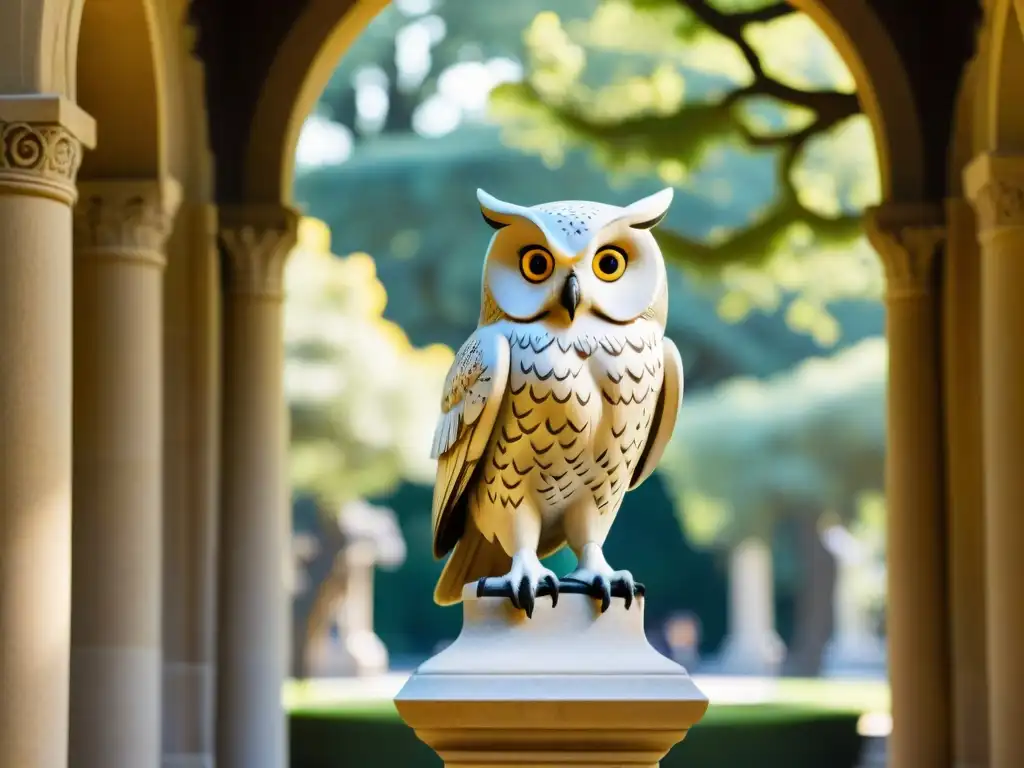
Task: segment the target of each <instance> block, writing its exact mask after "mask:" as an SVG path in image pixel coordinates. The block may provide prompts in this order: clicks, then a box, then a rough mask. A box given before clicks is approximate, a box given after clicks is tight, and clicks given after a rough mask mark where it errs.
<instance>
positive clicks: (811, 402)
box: [659, 338, 888, 546]
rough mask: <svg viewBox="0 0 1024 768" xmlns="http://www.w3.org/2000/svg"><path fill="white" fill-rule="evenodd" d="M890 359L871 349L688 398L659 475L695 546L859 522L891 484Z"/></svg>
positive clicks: (871, 345)
mask: <svg viewBox="0 0 1024 768" xmlns="http://www.w3.org/2000/svg"><path fill="white" fill-rule="evenodd" d="M887 359H888V351H887V348H886V344H885V340H884V339H882V338H873V339H867V340H865V341H862V342H860V343H859V344H857V345H855V346H853V347H850V348H848V349H846V350H844V351H843V352H840V353H838V354H836V355H834V356H832V357H830V358H812V359H810V360H807V361H806V362H804V363H802V364H800V365H799V366H797V367H796V368H795V369H794V370H792V371H789V372H786V373H783V374H780V375H777V376H774V377H772V378H771V379H769V380H767V381H756V380H753V379H736V380H733V381H730V382H727V383H726V384H723V385H721V386H720V387H718V388H717V389H715V390H713V391H712V392H710V393H708V394H701V395H698V396H696V397H692V398H688V399H687V401H686V402H685V403H684V405H683V408H682V410H681V411H680V414H679V421H678V423H677V425H676V430H675V433H674V434H673V439H672V442H671V443H670V444H669V446H668V448H667V449H666V451H665V456H664V457H663V458H662V461H661V463H660V464H659V471H660V472H661V473H662V475H663V478H664V480H665V481H666V483H667V485H668V487H669V489H670V493H671V494H672V495H673V496H674V497H675V500H676V504H675V508H676V511H677V513H678V514H679V515H680V517H681V522H682V523H683V526H684V528H685V529H686V530H687V532H688V534H689V536H690V537H691V538H692V539H693V540H695V541H699V542H703V543H705V544H710V543H717V544H723V545H726V546H728V545H731V544H733V543H736V542H738V541H741V540H742V539H744V538H747V537H748V536H751V535H769V534H770V533H771V528H772V526H773V525H774V523H775V522H776V521H777V520H778V519H779V517H780V515H784V514H789V513H791V512H792V511H793V510H804V511H806V512H809V513H810V514H814V515H821V514H823V513H826V512H832V513H834V514H835V515H837V516H838V517H839V518H840V519H841V520H844V522H846V521H850V520H852V519H854V518H856V517H857V516H858V513H859V512H860V511H861V510H859V509H858V507H857V500H858V499H860V498H861V497H862V496H864V495H865V494H869V493H872V492H878V491H880V490H881V488H882V483H883V467H884V457H885V414H884V412H883V409H882V408H880V407H879V406H880V404H881V403H882V402H883V399H884V394H885V380H886V365H887Z"/></svg>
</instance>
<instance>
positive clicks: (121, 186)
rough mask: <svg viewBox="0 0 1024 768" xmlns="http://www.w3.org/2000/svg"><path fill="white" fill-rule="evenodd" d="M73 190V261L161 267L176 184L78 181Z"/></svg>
mask: <svg viewBox="0 0 1024 768" xmlns="http://www.w3.org/2000/svg"><path fill="white" fill-rule="evenodd" d="M78 189H79V196H78V202H77V203H76V205H75V215H74V237H75V240H74V247H75V255H76V258H83V257H84V258H89V259H93V260H107V261H134V262H140V263H143V264H148V265H150V266H154V267H157V268H162V267H163V266H164V265H165V263H166V255H165V251H164V245H165V243H166V241H167V238H168V236H169V235H170V234H171V230H172V228H173V224H174V217H175V214H176V213H177V211H178V206H179V204H180V202H181V186H180V185H179V184H178V182H177V181H175V180H174V179H171V178H165V179H162V180H152V181H136V180H118V179H111V180H102V181H84V182H82V183H81V184H79V187H78Z"/></svg>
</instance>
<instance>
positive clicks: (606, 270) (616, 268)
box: [594, 245, 629, 283]
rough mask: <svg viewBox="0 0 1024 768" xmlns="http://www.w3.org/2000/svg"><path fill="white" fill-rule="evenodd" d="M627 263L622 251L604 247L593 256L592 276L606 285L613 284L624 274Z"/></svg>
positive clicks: (613, 247)
mask: <svg viewBox="0 0 1024 768" xmlns="http://www.w3.org/2000/svg"><path fill="white" fill-rule="evenodd" d="M628 263H629V259H628V258H627V257H626V252H625V251H624V250H622V249H621V248H617V247H616V246H614V245H606V246H605V247H604V248H602V249H601V250H599V251H598V252H597V253H596V254H594V274H595V275H597V276H598V277H599V278H601V279H602V280H604V281H605V282H606V283H614V282H615V281H616V280H618V279H619V278H620V277H622V276H623V275H624V274H625V273H626V266H627V264H628Z"/></svg>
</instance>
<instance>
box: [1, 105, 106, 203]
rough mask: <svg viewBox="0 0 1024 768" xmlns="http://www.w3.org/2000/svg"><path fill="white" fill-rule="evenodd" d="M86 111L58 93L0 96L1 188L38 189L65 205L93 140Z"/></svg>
mask: <svg viewBox="0 0 1024 768" xmlns="http://www.w3.org/2000/svg"><path fill="white" fill-rule="evenodd" d="M94 131H95V125H94V123H93V120H92V118H91V117H89V116H88V115H87V114H86V113H85V112H83V111H82V110H81V109H80V108H78V107H77V106H76V105H75V104H73V103H72V102H69V101H67V100H66V99H63V98H61V97H58V96H43V95H38V94H36V95H25V96H0V194H4V193H14V194H23V195H38V196H42V197H49V198H52V199H55V200H58V201H60V202H62V203H65V204H67V205H71V204H72V203H74V201H75V196H76V191H75V179H76V177H77V175H78V169H79V167H81V164H82V156H83V151H84V149H83V148H84V147H88V146H91V145H92V144H93V137H94Z"/></svg>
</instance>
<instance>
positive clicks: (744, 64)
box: [490, 0, 881, 345]
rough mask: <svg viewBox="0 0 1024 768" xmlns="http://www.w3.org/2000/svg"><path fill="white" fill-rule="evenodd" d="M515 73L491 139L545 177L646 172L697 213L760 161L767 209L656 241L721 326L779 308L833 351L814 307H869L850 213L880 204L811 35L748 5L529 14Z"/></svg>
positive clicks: (740, 1)
mask: <svg viewBox="0 0 1024 768" xmlns="http://www.w3.org/2000/svg"><path fill="white" fill-rule="evenodd" d="M523 41H524V45H525V48H526V54H527V62H528V67H527V73H526V77H525V78H524V80H523V81H522V82H518V83H509V84H505V85H502V86H499V87H497V88H496V89H494V91H492V93H491V102H490V103H491V113H492V115H493V116H494V118H496V119H497V120H498V121H499V122H500V123H501V124H502V125H503V126H504V127H505V139H506V141H508V142H509V143H511V144H513V145H514V146H516V147H519V148H521V149H523V150H525V151H528V152H532V153H536V154H538V155H539V156H541V157H542V158H543V159H544V161H545V163H547V164H548V165H551V166H557V165H558V164H560V163H561V162H562V161H563V160H564V158H565V156H566V153H567V152H568V151H570V150H571V149H573V148H575V147H585V148H587V149H589V150H590V151H591V152H592V154H593V155H594V156H595V157H596V158H597V159H598V160H599V161H600V163H601V164H602V165H603V166H604V167H606V168H607V169H608V170H609V171H610V172H612V173H613V174H619V175H622V174H625V175H638V174H650V173H654V174H656V175H657V176H659V177H660V178H661V179H662V181H663V182H664V183H666V184H671V185H675V186H679V187H683V188H685V189H688V190H690V191H692V192H695V193H698V194H705V195H707V196H708V197H710V198H711V199H713V200H720V201H721V200H724V199H728V198H730V197H731V196H732V194H733V193H734V190H732V189H731V186H732V184H734V183H735V181H734V180H732V179H730V178H729V177H728V176H727V175H725V174H723V172H722V171H723V169H724V168H725V167H728V165H727V164H725V163H723V160H724V158H725V157H726V156H735V155H738V156H740V157H745V158H750V159H754V158H757V157H764V156H768V157H770V158H772V159H773V162H774V163H775V166H776V178H775V194H774V199H773V200H772V201H771V202H770V203H768V204H767V205H765V206H763V207H762V208H760V209H757V210H752V211H750V212H749V216H748V218H747V220H746V221H744V222H742V223H741V224H739V225H737V226H734V227H729V228H719V229H717V230H715V231H713V232H711V233H710V234H707V235H704V236H701V235H697V234H695V233H688V232H685V231H679V230H669V229H663V230H662V231H660V232H659V233H658V238H659V242H660V243H661V245H662V248H663V250H664V252H665V254H666V257H667V258H669V259H670V260H672V261H674V262H676V263H677V264H679V265H681V266H683V267H685V268H687V269H688V270H692V271H694V272H695V273H697V274H699V275H704V276H707V277H717V278H720V279H721V281H722V283H723V284H724V289H723V290H722V295H721V304H720V310H721V311H722V314H723V317H725V318H727V319H730V320H738V319H742V317H744V316H745V315H746V314H747V313H748V312H749V311H751V310H753V309H760V310H765V311H775V310H777V309H779V308H781V307H782V305H783V304H787V305H788V304H789V303H790V302H792V306H786V318H787V321H788V322H789V323H790V325H791V327H792V328H793V330H795V331H797V332H801V333H809V334H810V335H812V336H813V337H814V338H815V340H816V341H818V342H819V343H820V344H823V345H830V344H834V343H835V342H836V341H837V339H838V336H839V333H838V324H837V321H836V319H835V318H834V317H833V316H832V314H831V313H830V311H829V305H830V304H831V303H833V302H835V301H837V300H840V299H847V298H863V297H877V296H878V295H880V290H881V271H880V267H879V264H878V262H877V258H876V257H875V256H874V254H873V253H871V251H870V248H869V247H868V246H867V244H866V242H865V241H864V238H863V233H862V228H861V223H860V214H861V212H862V210H863V209H864V207H865V206H867V205H870V204H873V203H875V202H876V201H877V200H878V198H879V196H880V182H879V177H878V172H877V161H876V157H875V151H874V144H873V139H872V135H871V131H870V127H869V126H868V124H867V121H866V118H864V117H863V115H860V114H859V108H858V105H857V101H856V97H855V95H854V94H853V85H854V84H853V79H852V76H851V75H850V73H849V71H848V70H847V68H846V67H845V65H844V64H843V62H842V61H841V60H840V58H839V56H838V54H837V53H836V52H835V50H834V49H833V48H832V47H831V45H830V44H829V43H828V41H827V39H826V38H825V37H824V35H823V34H822V33H821V31H820V30H818V29H817V28H816V27H815V26H814V24H813V22H812V21H811V20H810V19H809V18H807V17H806V16H803V15H802V14H797V13H795V12H793V10H792V8H790V7H789V6H788V5H786V4H785V3H767V2H762V1H761V0H717V1H716V2H713V3H712V2H707V1H706V0H633V1H632V2H629V0H605V1H604V2H601V3H600V4H599V5H598V6H597V7H596V10H595V11H594V13H593V15H592V16H591V17H590V18H589V19H588V20H579V19H577V20H572V21H569V22H563V20H562V19H561V18H560V17H559V16H558V15H557V14H556V13H554V12H553V11H545V12H542V13H540V14H538V15H537V16H536V17H535V19H534V20H533V23H532V24H531V25H530V26H529V27H528V28H527V30H526V31H525V32H524V35H523Z"/></svg>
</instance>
